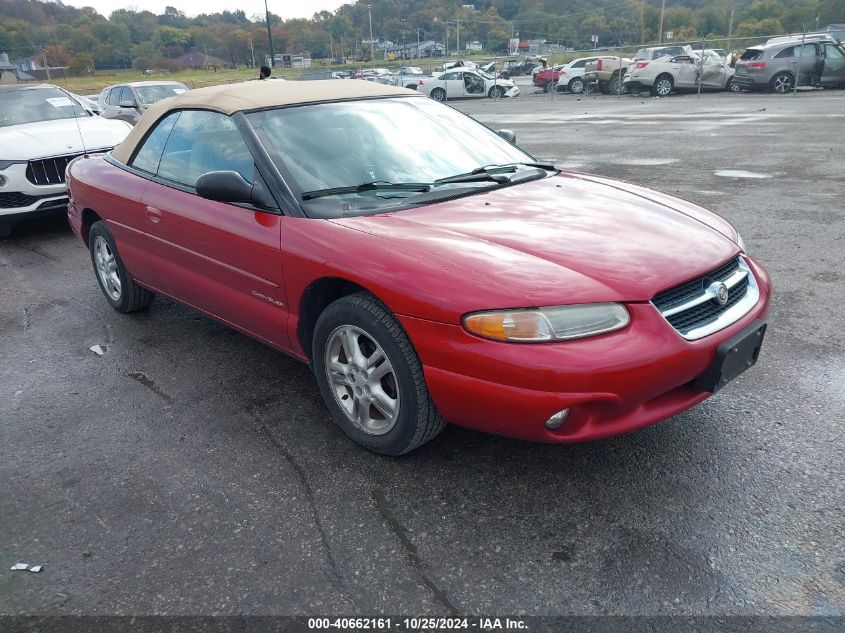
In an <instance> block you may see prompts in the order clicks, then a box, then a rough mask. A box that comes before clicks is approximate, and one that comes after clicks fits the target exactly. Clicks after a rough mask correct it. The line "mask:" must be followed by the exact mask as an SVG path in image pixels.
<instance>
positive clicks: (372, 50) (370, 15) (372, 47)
mask: <svg viewBox="0 0 845 633" xmlns="http://www.w3.org/2000/svg"><path fill="white" fill-rule="evenodd" d="M372 8H373V5H371V4H368V5H367V17H368V18H369V19H370V59H371V61H372V66H373V68H375V67H376V46H375V44H374V43H373V13H372Z"/></svg>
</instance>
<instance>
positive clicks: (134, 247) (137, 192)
mask: <svg viewBox="0 0 845 633" xmlns="http://www.w3.org/2000/svg"><path fill="white" fill-rule="evenodd" d="M120 90H121V89H120V88H113V89H112V93H116V94H117V95H118V96H119V95H120ZM178 117H179V113H178V112H173V113H171V114H169V115H167V116H166V117H164V118H163V119H161V120H160V121H158V123H156V124H155V126H154V127H153V128H152V130H151V131H150V133H149V134H147V137H146V138H145V139H144V141H143V142H142V143H141V144H140V146H139V147H138V149H137V151H136V152H135V154H134V155H133V156H131V157H130V159H129V162H128V169H125V170H123V171H122V172H121V178H122V179H123V182H122V183H121V185H120V195H119V196H115V198H114V199H113V200H112V201H111V204H110V207H109V215H108V225H109V229H110V230H111V231H112V233H113V234H114V236H115V238H116V239H117V241H118V246H119V248H120V255H121V258H122V259H123V262H124V264H125V265H126V267H127V269H128V270H129V271H130V272H131V273H132V276H133V277H135V278H136V279H137V280H138V281H140V282H141V283H142V284H144V285H146V286H149V287H151V288H153V289H154V290H164V281H165V276H164V275H163V274H162V270H161V266H160V264H159V260H160V259H161V253H160V252H158V251H157V250H156V248H155V244H153V243H151V242H150V239H149V235H148V233H147V227H148V218H147V213H146V208H145V207H146V205H145V204H144V203H143V202H142V197H143V194H144V191H145V190H146V188H147V186H148V185H149V184H150V181H151V179H152V178H154V177H155V174H156V172H157V171H158V164H159V161H160V160H161V154H162V152H163V151H164V146H165V144H166V143H167V139H168V138H169V137H170V132H171V131H172V130H173V125H174V124H175V123H176V120H177V119H178Z"/></svg>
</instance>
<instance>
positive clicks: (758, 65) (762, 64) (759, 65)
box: [748, 62, 766, 68]
mask: <svg viewBox="0 0 845 633" xmlns="http://www.w3.org/2000/svg"><path fill="white" fill-rule="evenodd" d="M748 67H749V68H765V67H766V62H751V63H750V64H748Z"/></svg>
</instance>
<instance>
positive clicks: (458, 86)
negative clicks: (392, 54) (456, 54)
mask: <svg viewBox="0 0 845 633" xmlns="http://www.w3.org/2000/svg"><path fill="white" fill-rule="evenodd" d="M407 87H408V88H413V86H407ZM416 89H417V90H418V91H419V92H423V93H425V94H427V95H428V96H429V97H431V98H432V99H434V100H435V101H446V100H448V99H464V98H482V97H490V98H491V99H498V98H500V97H516V96H517V95H519V88H518V87H517V86H516V84H514V83H513V82H512V81H511V80H510V79H501V78H496V77H493V75H488V74H487V73H485V72H482V71H480V70H478V69H476V70H470V69H467V68H460V69H456V70H448V71H446V72H445V73H435V74H434V75H432V76H431V77H422V78H421V79H420V81H419V83H418V84H417V87H416Z"/></svg>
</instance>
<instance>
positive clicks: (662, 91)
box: [657, 79, 672, 97]
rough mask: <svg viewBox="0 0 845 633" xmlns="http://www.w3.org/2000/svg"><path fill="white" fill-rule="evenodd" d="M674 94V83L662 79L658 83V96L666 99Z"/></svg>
mask: <svg viewBox="0 0 845 633" xmlns="http://www.w3.org/2000/svg"><path fill="white" fill-rule="evenodd" d="M670 92H672V82H671V81H669V80H668V79H661V80H660V81H658V82H657V94H658V95H660V96H661V97H666V96H668V95H669V93H670Z"/></svg>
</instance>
